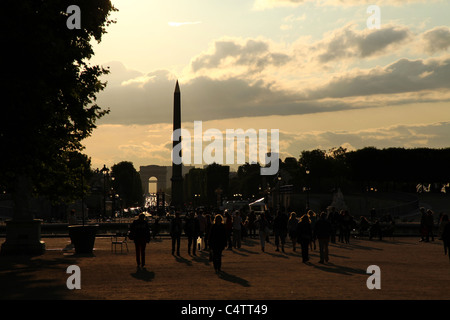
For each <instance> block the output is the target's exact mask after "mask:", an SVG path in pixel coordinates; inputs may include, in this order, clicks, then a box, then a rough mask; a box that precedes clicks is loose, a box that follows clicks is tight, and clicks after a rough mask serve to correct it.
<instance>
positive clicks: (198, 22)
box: [167, 21, 202, 27]
mask: <svg viewBox="0 0 450 320" xmlns="http://www.w3.org/2000/svg"><path fill="white" fill-rule="evenodd" d="M200 23H202V22H201V21H188V22H175V21H170V22H168V23H167V24H168V25H169V26H171V27H182V26H186V25H193V24H200Z"/></svg>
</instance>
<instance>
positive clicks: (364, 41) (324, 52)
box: [312, 24, 412, 63]
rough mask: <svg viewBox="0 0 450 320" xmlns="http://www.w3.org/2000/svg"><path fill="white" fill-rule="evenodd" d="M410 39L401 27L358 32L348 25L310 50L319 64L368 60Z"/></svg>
mask: <svg viewBox="0 0 450 320" xmlns="http://www.w3.org/2000/svg"><path fill="white" fill-rule="evenodd" d="M411 37H412V34H411V32H410V31H409V30H408V29H407V28H406V27H402V26H384V27H383V28H382V29H373V30H368V29H364V30H361V31H359V30H355V27H354V25H352V24H350V25H347V26H345V27H343V28H341V29H338V30H336V31H333V32H331V33H330V34H328V35H327V36H326V37H325V39H323V40H320V41H318V42H317V43H316V44H314V45H313V46H312V50H316V56H317V59H318V60H319V62H321V63H327V62H332V61H336V60H343V59H348V58H368V57H373V56H377V55H380V54H383V53H385V52H386V50H388V49H392V47H393V46H395V45H398V44H401V43H402V42H404V41H406V40H408V39H411Z"/></svg>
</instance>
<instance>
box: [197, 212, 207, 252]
mask: <svg viewBox="0 0 450 320" xmlns="http://www.w3.org/2000/svg"><path fill="white" fill-rule="evenodd" d="M197 219H198V226H199V235H198V236H199V237H200V243H199V247H198V248H197V249H198V250H200V251H202V249H203V247H204V246H205V233H206V218H205V216H204V215H203V211H202V210H199V211H198V213H197Z"/></svg>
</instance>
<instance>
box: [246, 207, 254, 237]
mask: <svg viewBox="0 0 450 320" xmlns="http://www.w3.org/2000/svg"><path fill="white" fill-rule="evenodd" d="M247 220H248V224H247V228H248V236H249V237H250V238H254V237H256V224H255V221H256V214H255V211H253V210H252V211H250V213H249V214H248V216H247Z"/></svg>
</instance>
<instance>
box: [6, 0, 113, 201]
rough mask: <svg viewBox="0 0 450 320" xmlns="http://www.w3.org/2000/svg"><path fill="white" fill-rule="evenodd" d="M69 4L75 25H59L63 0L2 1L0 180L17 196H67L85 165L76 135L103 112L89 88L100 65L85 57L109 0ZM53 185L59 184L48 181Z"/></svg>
mask: <svg viewBox="0 0 450 320" xmlns="http://www.w3.org/2000/svg"><path fill="white" fill-rule="evenodd" d="M76 3H77V5H78V6H79V7H80V9H81V28H80V29H69V28H68V27H67V25H66V22H67V19H68V17H69V15H70V14H68V13H66V10H67V7H68V6H69V4H71V3H68V2H64V1H58V0H45V1H33V0H21V1H15V0H6V1H3V2H2V10H1V13H0V23H1V27H2V32H1V36H0V41H1V43H2V44H3V45H4V46H5V47H4V48H5V50H3V55H2V57H3V59H4V60H3V61H4V62H5V63H4V64H3V68H2V77H1V80H0V81H1V82H0V87H1V90H2V100H3V101H2V102H3V103H2V113H3V114H2V117H0V148H1V150H2V153H3V155H7V156H2V157H0V166H1V168H2V173H1V174H0V185H3V186H5V187H6V188H7V190H8V191H9V192H12V193H15V194H16V196H17V197H16V198H17V200H18V201H19V202H20V201H21V200H23V198H26V197H29V196H30V194H31V193H32V192H33V191H34V193H35V194H37V195H48V194H50V195H55V194H54V193H55V192H56V193H58V195H59V196H62V197H63V196H68V195H70V194H73V193H74V188H77V186H79V185H80V184H79V183H78V182H77V180H78V181H79V180H80V177H81V172H84V173H86V174H87V172H88V170H82V168H85V169H87V167H88V166H89V159H88V158H87V157H86V156H84V155H82V154H81V151H82V150H83V148H84V147H83V145H82V144H81V141H82V140H83V139H85V138H86V137H88V136H90V135H91V133H92V131H93V129H94V128H95V127H96V126H95V122H96V121H97V120H98V119H99V118H101V117H102V116H104V115H105V114H107V113H108V112H109V111H108V110H104V109H102V108H100V107H99V106H98V105H97V104H95V100H96V94H97V93H98V92H99V91H101V90H103V89H104V88H105V86H106V83H105V82H102V81H100V80H99V78H100V76H101V75H103V74H107V73H108V70H106V69H104V68H102V67H100V66H97V65H93V66H92V65H90V64H89V62H88V61H89V59H90V58H91V57H92V55H93V54H94V52H93V48H92V45H91V43H90V42H91V40H93V39H94V40H96V41H97V42H100V41H101V38H102V35H103V34H104V33H106V30H105V27H106V26H108V25H109V24H110V23H112V22H113V21H111V20H108V16H109V15H110V13H111V12H112V11H116V9H115V8H114V6H113V5H112V4H111V2H110V1H109V0H80V1H76ZM77 172H80V174H77ZM55 184H59V186H60V187H61V188H59V189H55V188H52V187H50V186H51V185H53V186H55ZM64 186H65V187H64ZM67 186H72V187H67ZM66 187H67V188H66ZM16 204H17V203H16Z"/></svg>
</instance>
